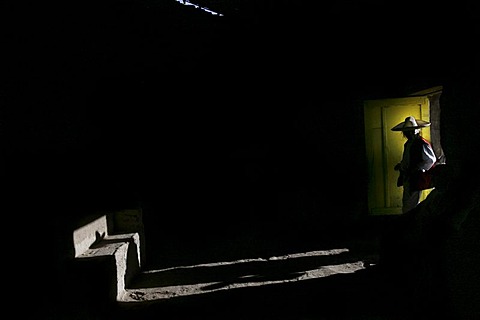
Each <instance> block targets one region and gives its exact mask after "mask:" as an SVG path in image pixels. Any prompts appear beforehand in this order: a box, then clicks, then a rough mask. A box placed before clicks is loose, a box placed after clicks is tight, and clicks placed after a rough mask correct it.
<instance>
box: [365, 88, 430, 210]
mask: <svg viewBox="0 0 480 320" xmlns="http://www.w3.org/2000/svg"><path fill="white" fill-rule="evenodd" d="M408 116H414V117H415V118H417V119H421V120H425V121H430V100H429V98H428V97H427V96H414V97H405V98H395V99H382V100H367V101H365V102H364V119H365V143H366V153H367V163H368V211H369V213H370V214H375V215H376V214H400V213H401V212H402V193H403V188H402V187H397V178H398V172H397V171H395V170H394V169H393V168H394V166H395V164H397V163H398V162H400V160H401V158H402V153H403V144H404V143H405V138H404V137H403V135H402V133H401V132H398V131H391V130H390V129H391V128H392V127H394V126H395V125H396V124H398V123H400V122H402V121H404V120H405V118H406V117H408ZM421 134H422V136H423V137H424V138H426V139H427V140H429V141H431V139H430V128H429V127H427V128H423V129H422V131H421ZM430 191H431V190H424V191H423V192H422V196H421V199H420V201H423V200H424V199H425V198H426V196H427V195H428V193H430Z"/></svg>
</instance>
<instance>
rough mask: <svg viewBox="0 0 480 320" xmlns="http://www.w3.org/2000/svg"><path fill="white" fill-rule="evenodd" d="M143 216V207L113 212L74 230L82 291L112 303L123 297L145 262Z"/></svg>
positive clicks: (77, 268)
mask: <svg viewBox="0 0 480 320" xmlns="http://www.w3.org/2000/svg"><path fill="white" fill-rule="evenodd" d="M141 218H142V217H141V210H124V211H118V212H111V213H107V214H104V215H100V216H99V217H97V218H95V219H92V220H91V221H90V222H89V223H87V224H85V225H84V226H82V227H80V228H78V229H76V230H75V231H74V234H73V238H74V248H75V260H76V272H77V273H80V274H81V279H82V280H81V282H82V283H80V284H79V285H81V286H83V290H85V291H87V292H91V294H92V295H95V296H96V297H99V299H103V298H106V299H108V301H110V302H115V301H120V300H122V298H123V295H124V294H125V288H126V286H128V284H129V283H130V282H131V280H132V279H133V278H134V277H135V276H136V275H137V274H138V273H139V272H140V270H141V267H142V265H143V263H144V255H143V254H142V248H143V247H144V244H143V241H144V238H143V223H142V222H141V220H142V219H141ZM127 231H128V232H127ZM89 294H90V293H89Z"/></svg>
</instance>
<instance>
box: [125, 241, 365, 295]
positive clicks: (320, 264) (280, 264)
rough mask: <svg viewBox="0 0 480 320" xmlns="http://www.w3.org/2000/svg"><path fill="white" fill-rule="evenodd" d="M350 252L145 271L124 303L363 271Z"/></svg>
mask: <svg viewBox="0 0 480 320" xmlns="http://www.w3.org/2000/svg"><path fill="white" fill-rule="evenodd" d="M348 253H349V250H348V249H345V248H344V249H332V250H322V251H310V252H304V253H295V254H288V255H283V256H273V257H270V258H256V259H241V260H236V261H227V262H216V263H207V264H198V265H191V266H178V267H172V268H166V269H160V270H148V271H144V272H142V274H141V276H140V277H139V279H138V281H135V283H134V284H133V285H131V286H130V288H129V289H127V290H126V293H125V296H124V298H123V300H122V302H140V301H142V302H145V301H155V300H162V299H170V298H174V297H182V296H191V295H198V294H205V293H211V292H215V291H220V290H232V289H236V288H246V287H258V286H267V285H274V284H280V283H287V282H294V281H304V280H310V279H316V278H322V277H328V276H330V275H334V274H339V273H353V272H356V271H358V270H361V269H364V268H365V267H364V262H363V261H362V260H360V259H358V257H357V258H355V257H353V256H352V255H349V254H348Z"/></svg>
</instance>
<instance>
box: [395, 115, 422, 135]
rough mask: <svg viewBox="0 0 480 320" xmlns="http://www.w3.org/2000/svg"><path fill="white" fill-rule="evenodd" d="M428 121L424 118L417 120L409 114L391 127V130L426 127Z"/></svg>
mask: <svg viewBox="0 0 480 320" xmlns="http://www.w3.org/2000/svg"><path fill="white" fill-rule="evenodd" d="M429 125H430V122H428V121H424V120H417V119H415V117H413V116H409V117H406V118H405V121H403V122H400V123H399V124H397V125H396V126H395V127H393V128H392V129H391V130H392V131H408V130H415V129H421V128H425V127H428V126H429Z"/></svg>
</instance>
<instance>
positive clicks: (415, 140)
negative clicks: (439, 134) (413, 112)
mask: <svg viewBox="0 0 480 320" xmlns="http://www.w3.org/2000/svg"><path fill="white" fill-rule="evenodd" d="M429 125H430V122H428V121H423V120H416V119H415V117H413V116H409V117H407V118H405V121H403V122H400V123H399V124H397V125H396V126H395V127H393V128H392V129H391V130H392V131H401V132H402V134H403V136H404V137H405V138H406V139H407V141H406V142H405V144H404V146H403V156H402V161H401V162H399V163H398V164H397V165H396V166H395V170H397V171H400V176H399V178H398V181H397V186H399V187H400V186H403V196H402V212H403V213H405V212H408V211H410V210H412V209H413V208H415V207H416V206H417V205H418V203H419V201H420V195H421V192H422V190H424V189H428V188H430V186H429V185H428V183H429V181H426V180H425V179H426V178H427V180H428V177H427V176H426V175H425V174H424V173H425V172H426V171H428V170H430V169H431V168H432V167H433V166H434V165H435V162H436V161H437V158H436V156H435V153H434V152H433V148H432V146H431V144H430V142H429V141H427V140H426V139H425V138H423V137H422V136H421V135H420V129H421V128H424V127H428V126H429Z"/></svg>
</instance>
